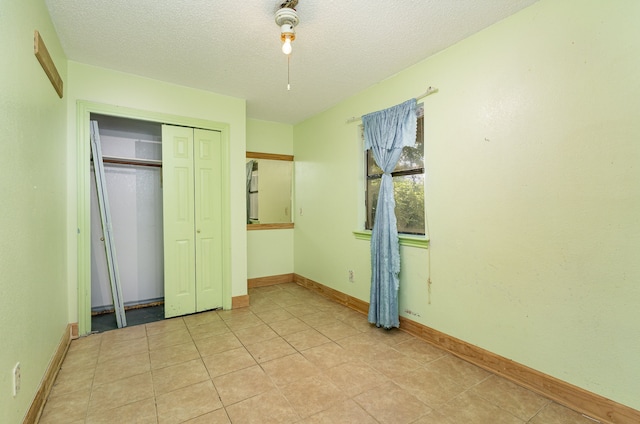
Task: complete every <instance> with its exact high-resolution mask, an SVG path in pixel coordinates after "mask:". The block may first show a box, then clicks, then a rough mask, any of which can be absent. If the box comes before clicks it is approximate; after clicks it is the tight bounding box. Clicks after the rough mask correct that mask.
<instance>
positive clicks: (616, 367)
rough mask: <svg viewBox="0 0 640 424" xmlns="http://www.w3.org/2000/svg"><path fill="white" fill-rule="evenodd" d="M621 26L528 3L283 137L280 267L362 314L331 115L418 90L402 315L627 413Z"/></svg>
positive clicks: (356, 152) (358, 158) (634, 266)
mask: <svg viewBox="0 0 640 424" xmlns="http://www.w3.org/2000/svg"><path fill="white" fill-rule="evenodd" d="M638 21H640V2H636V1H613V2H602V1H595V0H592V1H579V0H572V1H569V0H565V1H562V2H558V1H552V0H542V1H540V2H539V3H536V4H535V5H533V6H531V7H529V8H527V9H525V10H523V11H522V12H520V13H518V14H516V15H514V16H512V17H510V18H508V19H506V20H504V21H501V22H499V23H498V24H496V25H494V26H492V27H490V28H488V29H486V30H484V31H482V32H480V33H477V34H476V35H474V36H472V37H470V38H468V39H466V40H464V41H462V42H460V43H458V44H457V45H455V46H453V47H451V48H449V49H447V50H445V51H443V52H441V53H439V54H437V55H435V56H434V57H432V58H430V59H428V60H425V61H423V62H421V63H419V64H417V65H415V66H413V67H411V68H408V69H406V70H404V71H403V72H401V73H399V74H397V75H395V76H394V77H392V78H389V79H388V80H385V81H383V82H381V83H379V84H378V85H376V86H374V87H371V88H370V89H368V90H366V91H364V92H362V93H360V94H359V95H357V96H354V97H352V98H350V99H348V100H347V101H344V102H342V103H340V104H339V105H337V106H335V107H333V108H331V109H329V110H327V111H326V112H324V113H322V114H320V115H318V116H315V117H313V118H311V119H309V120H307V121H305V122H303V123H301V124H299V125H296V126H295V127H294V154H295V156H296V187H297V189H296V208H302V209H303V211H304V213H303V215H302V216H297V217H296V230H295V240H294V241H295V272H296V273H299V274H301V275H304V276H306V277H308V278H311V279H313V280H316V281H318V282H320V283H323V284H326V285H328V286H330V287H332V288H335V289H337V290H340V291H342V292H345V293H348V294H350V295H353V296H356V297H358V298H360V299H363V300H367V301H368V296H369V288H368V285H369V278H370V271H369V263H370V262H369V243H368V242H367V241H362V240H356V239H355V238H354V237H353V235H352V234H351V231H352V230H355V229H361V228H362V227H363V221H364V211H363V202H362V200H363V199H362V190H363V180H362V168H363V165H362V151H361V145H360V142H359V141H358V129H357V127H358V124H356V123H354V124H345V120H346V119H347V118H349V117H351V116H359V115H362V114H364V113H367V112H370V111H374V110H378V109H382V108H385V107H389V106H392V105H394V104H397V103H400V102H402V101H403V100H405V99H407V98H410V97H412V96H415V95H418V94H419V93H422V92H424V91H425V89H426V87H427V86H429V85H433V86H435V87H437V88H438V89H439V92H438V93H436V94H434V95H432V96H429V97H427V98H425V99H424V105H425V133H426V143H425V154H426V166H427V181H426V206H427V218H428V224H429V232H430V234H429V235H430V238H431V247H430V250H425V249H415V248H410V247H403V248H402V258H403V265H402V272H401V288H400V310H401V311H402V315H403V316H405V317H408V318H411V319H413V320H416V321H418V322H420V323H422V324H425V325H427V326H430V327H433V328H435V329H437V330H440V331H443V332H445V333H448V334H450V335H453V336H455V337H458V338H461V339H463V340H465V341H467V342H469V343H472V344H475V345H479V346H481V347H483V348H485V349H488V350H490V351H492V352H495V353H497V354H499V355H502V356H504V357H507V358H510V359H513V360H515V361H517V362H520V363H522V364H525V365H528V366H530V367H533V368H535V369H537V370H540V371H542V372H544V373H547V374H550V375H552V376H554V377H557V378H559V379H561V380H565V381H568V382H570V383H572V384H575V385H577V386H580V387H583V388H584V389H586V390H589V391H592V392H595V393H598V394H601V395H603V396H605V397H608V398H611V399H613V400H615V401H618V402H620V403H623V404H626V405H628V406H631V407H633V408H636V409H640V397H638V393H640V361H638V352H640V330H639V328H640V327H639V326H638V323H639V322H640V308H639V307H638V306H639V305H640V285H639V284H638V282H639V281H640V260H638V245H640V219H639V217H640V166H639V164H640V142H638V140H640V119H638V111H639V110H640V79H639V77H638V76H639V75H640V56H639V55H638V54H637V53H638V51H640V25H638ZM429 257H430V262H429ZM327 264H331V266H327ZM348 269H353V270H354V271H355V276H356V282H355V283H349V282H348V279H347V270H348ZM429 276H430V277H431V280H432V282H433V284H432V288H431V294H429V293H428V290H427V280H428V278H429ZM409 311H410V312H409Z"/></svg>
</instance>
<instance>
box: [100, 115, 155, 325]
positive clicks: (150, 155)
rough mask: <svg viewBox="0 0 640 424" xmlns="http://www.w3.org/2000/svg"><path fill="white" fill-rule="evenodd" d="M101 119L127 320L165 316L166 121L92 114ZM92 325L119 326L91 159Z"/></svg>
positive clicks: (144, 320) (133, 322) (129, 322)
mask: <svg viewBox="0 0 640 424" xmlns="http://www.w3.org/2000/svg"><path fill="white" fill-rule="evenodd" d="M90 119H91V120H95V121H97V122H98V128H99V133H100V141H101V152H102V155H103V164H104V171H105V185H106V191H107V194H108V201H109V209H110V212H111V223H112V229H113V240H114V244H115V252H116V260H117V269H118V273H119V279H120V285H121V290H122V298H123V301H124V307H125V315H126V320H127V326H132V325H137V324H144V323H149V322H153V321H158V320H162V319H164V316H165V313H164V257H163V256H164V246H163V211H162V209H163V204H162V125H161V124H160V123H157V122H149V121H142V120H135V119H129V118H122V117H115V116H108V115H101V114H96V113H91V114H90ZM90 172H91V180H90V208H91V212H90V215H91V330H92V332H102V331H107V330H111V329H115V328H117V323H116V317H115V313H114V304H113V297H112V293H111V285H110V280H109V273H108V267H107V259H106V252H105V241H104V237H103V230H102V221H101V218H100V210H99V206H98V197H97V190H96V179H95V172H94V166H93V162H92V163H91V171H90Z"/></svg>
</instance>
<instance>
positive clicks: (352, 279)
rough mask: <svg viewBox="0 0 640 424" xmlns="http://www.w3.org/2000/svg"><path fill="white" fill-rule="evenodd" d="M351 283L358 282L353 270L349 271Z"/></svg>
mask: <svg viewBox="0 0 640 424" xmlns="http://www.w3.org/2000/svg"><path fill="white" fill-rule="evenodd" d="M349 282H350V283H355V282H356V276H355V274H354V273H353V270H351V269H350V270H349Z"/></svg>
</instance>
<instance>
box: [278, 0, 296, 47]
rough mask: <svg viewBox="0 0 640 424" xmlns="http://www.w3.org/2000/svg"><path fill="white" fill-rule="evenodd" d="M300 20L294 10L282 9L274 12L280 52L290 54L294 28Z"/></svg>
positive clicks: (294, 37)
mask: <svg viewBox="0 0 640 424" xmlns="http://www.w3.org/2000/svg"><path fill="white" fill-rule="evenodd" d="M299 22H300V20H299V19H298V13H297V12H296V10H295V9H292V8H289V7H283V8H281V9H278V11H277V12H276V24H277V25H278V26H279V27H280V40H281V41H282V52H283V53H284V54H286V55H288V54H291V42H292V41H293V40H295V39H296V32H295V27H296V25H298V23H299Z"/></svg>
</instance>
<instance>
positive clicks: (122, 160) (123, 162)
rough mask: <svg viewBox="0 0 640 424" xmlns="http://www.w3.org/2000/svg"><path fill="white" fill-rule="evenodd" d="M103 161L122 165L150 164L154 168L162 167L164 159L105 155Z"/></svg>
mask: <svg viewBox="0 0 640 424" xmlns="http://www.w3.org/2000/svg"><path fill="white" fill-rule="evenodd" d="M102 162H103V163H117V164H120V165H135V166H150V167H154V168H162V161H161V160H155V159H135V158H120V157H117V156H103V157H102Z"/></svg>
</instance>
